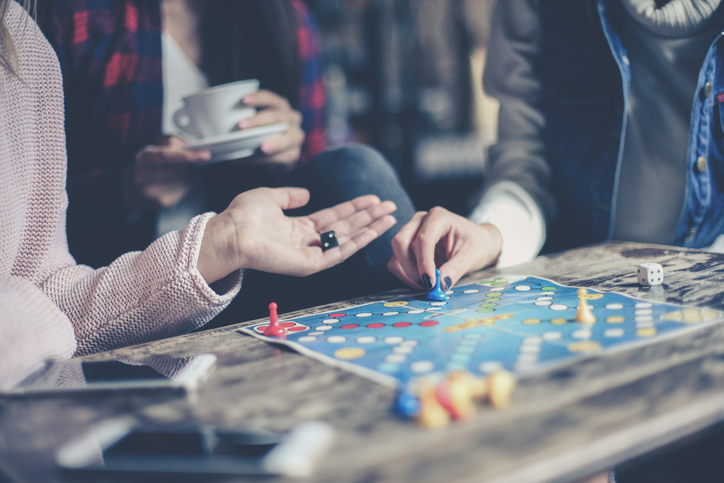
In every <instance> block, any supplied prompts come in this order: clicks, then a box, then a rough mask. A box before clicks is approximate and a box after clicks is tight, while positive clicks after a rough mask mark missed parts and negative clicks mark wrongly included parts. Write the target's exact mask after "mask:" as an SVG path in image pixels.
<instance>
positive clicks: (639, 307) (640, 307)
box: [634, 302, 654, 309]
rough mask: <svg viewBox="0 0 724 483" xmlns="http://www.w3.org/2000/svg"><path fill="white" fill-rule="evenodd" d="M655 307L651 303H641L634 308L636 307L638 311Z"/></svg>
mask: <svg viewBox="0 0 724 483" xmlns="http://www.w3.org/2000/svg"><path fill="white" fill-rule="evenodd" d="M653 306H654V304H652V303H651V302H639V303H637V304H636V305H634V307H636V308H637V309H650V308H651V307H653Z"/></svg>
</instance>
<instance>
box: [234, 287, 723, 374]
mask: <svg viewBox="0 0 724 483" xmlns="http://www.w3.org/2000/svg"><path fill="white" fill-rule="evenodd" d="M447 295H448V296H449V298H448V299H447V300H445V301H429V300H427V299H426V298H425V294H422V295H419V296H409V297H403V298H398V299H394V300H390V301H386V302H374V303H369V304H364V305H359V306H352V307H349V308H347V309H343V310H337V311H333V312H327V313H322V314H317V315H311V316H305V317H299V318H295V319H293V320H285V321H283V322H281V323H280V326H282V327H284V328H285V329H286V331H287V337H286V339H285V340H279V341H274V342H278V343H282V344H285V345H288V346H290V347H292V348H294V349H295V350H298V351H299V352H301V353H303V354H306V355H308V356H310V357H314V358H316V359H318V360H321V361H323V362H325V363H328V364H332V365H335V366H339V367H343V368H345V369H347V370H350V371H353V372H355V373H358V374H361V375H363V376H366V377H370V378H372V379H374V380H376V381H379V382H381V383H383V384H387V385H392V386H395V385H397V384H400V383H402V384H408V383H410V382H414V380H415V379H417V378H419V377H421V376H425V375H429V374H434V373H445V372H448V371H469V372H471V373H473V374H477V375H485V374H490V373H493V372H495V371H497V370H500V369H505V370H508V371H510V372H513V373H516V374H524V373H530V372H534V371H538V370H543V369H545V368H548V367H551V366H552V365H555V364H564V363H566V362H569V361H571V360H574V359H575V358H579V357H582V356H583V355H585V354H589V353H593V352H597V351H611V350H619V349H621V348H625V347H632V346H635V345H637V344H646V343H648V342H649V341H651V340H655V339H657V338H660V337H665V336H667V335H668V334H671V333H675V332H679V331H685V330H688V329H689V328H691V326H692V325H700V324H706V323H712V322H715V321H719V320H722V318H723V316H722V313H721V312H720V311H717V310H711V309H701V308H696V307H684V306H678V305H672V304H666V303H661V302H651V301H646V300H642V299H637V298H634V297H630V296H627V295H623V294H619V293H615V292H606V293H604V292H597V291H593V290H589V291H587V292H586V291H580V292H579V287H568V286H564V285H560V284H557V283H555V282H553V281H550V280H546V279H542V278H538V277H533V276H506V277H497V278H494V279H487V280H480V281H478V282H476V283H473V284H469V285H465V286H461V287H454V288H453V290H450V291H448V293H447ZM581 305H585V307H583V308H582V307H581ZM581 310H584V311H587V312H589V313H590V315H591V316H592V317H593V319H594V320H596V322H587V323H582V322H576V321H575V319H576V318H577V317H576V314H577V313H579V312H580V311H581ZM589 320H590V319H589ZM268 325H269V324H257V325H254V326H248V327H245V328H242V329H241V330H242V331H243V332H245V333H248V334H252V335H254V336H256V337H260V338H263V339H265V340H271V339H269V338H265V337H264V336H263V333H264V331H265V330H266V328H267V326H268Z"/></svg>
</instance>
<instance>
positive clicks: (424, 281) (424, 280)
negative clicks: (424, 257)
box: [422, 273, 432, 290]
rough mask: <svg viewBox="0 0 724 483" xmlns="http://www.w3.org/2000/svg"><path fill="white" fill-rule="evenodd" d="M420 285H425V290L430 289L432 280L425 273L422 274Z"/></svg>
mask: <svg viewBox="0 0 724 483" xmlns="http://www.w3.org/2000/svg"><path fill="white" fill-rule="evenodd" d="M422 286H423V287H425V290H432V280H430V276H429V275H428V274H426V273H423V274H422Z"/></svg>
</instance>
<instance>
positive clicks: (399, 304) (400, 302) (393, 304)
mask: <svg viewBox="0 0 724 483" xmlns="http://www.w3.org/2000/svg"><path fill="white" fill-rule="evenodd" d="M405 305H407V302H405V301H404V300H398V301H397V302H386V303H385V307H404V306H405Z"/></svg>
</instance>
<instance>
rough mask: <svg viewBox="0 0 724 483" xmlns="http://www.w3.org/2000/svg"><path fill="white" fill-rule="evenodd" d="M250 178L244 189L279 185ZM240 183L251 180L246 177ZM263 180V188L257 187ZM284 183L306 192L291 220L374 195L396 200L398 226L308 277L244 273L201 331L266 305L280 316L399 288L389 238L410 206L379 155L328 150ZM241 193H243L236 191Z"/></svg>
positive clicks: (359, 149) (262, 313)
mask: <svg viewBox="0 0 724 483" xmlns="http://www.w3.org/2000/svg"><path fill="white" fill-rule="evenodd" d="M253 178H254V180H255V182H254V183H253V184H254V185H255V186H250V187H245V188H247V189H251V188H253V187H257V186H264V185H266V186H275V185H280V182H279V180H276V181H274V180H272V179H271V178H269V179H267V180H265V181H262V180H260V179H259V178H258V177H257V176H254V177H253ZM227 179H228V178H227ZM237 179H238V178H237ZM244 179H245V180H246V181H247V182H248V181H250V178H249V177H244ZM262 182H263V183H265V184H260V183H262ZM283 184H286V185H289V186H300V187H303V188H307V189H308V190H309V191H310V194H311V199H310V202H309V204H308V205H307V206H305V207H303V208H300V209H297V210H293V211H292V212H289V213H288V214H289V215H290V216H301V215H305V214H309V213H313V212H315V211H318V210H320V209H323V208H328V207H330V206H333V205H336V204H338V203H342V202H344V201H348V200H351V199H353V198H356V197H357V196H361V195H366V194H375V195H377V196H379V197H380V199H382V200H390V201H394V202H395V204H396V205H397V211H396V212H395V213H394V216H395V218H396V219H397V224H396V225H395V226H393V227H392V228H390V229H389V230H388V231H387V232H385V233H384V234H383V235H381V236H380V237H379V238H377V239H376V240H374V241H373V242H371V243H370V244H369V245H367V246H366V247H365V248H363V249H362V250H360V251H359V252H358V253H356V254H355V255H354V256H352V257H351V258H350V259H349V260H347V261H346V262H344V263H342V264H340V265H338V266H336V267H333V268H330V269H329V270H325V271H323V272H320V273H317V274H314V275H311V276H309V277H304V278H300V277H291V276H285V275H275V274H268V273H263V272H257V271H254V270H246V272H245V274H244V280H243V284H242V287H241V292H240V293H239V295H238V296H237V297H236V299H235V300H234V301H233V302H232V304H231V305H230V306H229V307H228V308H227V309H226V310H225V311H224V312H223V313H222V314H220V315H219V316H218V317H217V318H216V319H214V320H213V321H212V322H211V323H210V324H208V325H207V326H206V327H205V328H211V327H219V326H223V325H229V324H233V323H237V322H242V321H246V320H253V319H256V318H260V317H267V316H268V315H269V311H268V305H269V303H270V302H276V303H277V304H278V306H279V312H280V313H285V312H290V311H293V310H300V309H303V308H308V307H314V306H316V305H321V304H326V303H331V302H336V301H339V300H344V299H349V298H354V297H361V296H364V295H369V294H373V293H378V292H381V291H384V290H389V289H392V288H398V287H402V286H403V285H402V283H401V282H399V281H398V280H397V279H396V278H395V277H394V276H393V275H392V274H391V273H390V272H389V271H388V270H387V262H388V260H389V259H390V257H391V256H392V245H391V241H392V238H393V237H394V236H395V235H396V234H397V232H398V231H399V229H400V228H401V227H402V226H404V225H405V224H406V223H407V222H408V221H410V219H412V216H413V215H414V213H415V208H414V206H413V205H412V201H411V200H410V197H409V196H408V195H407V192H406V191H405V189H404V188H403V187H402V185H401V184H400V180H399V178H398V176H397V173H396V172H395V170H394V169H393V168H392V166H390V164H389V163H388V162H387V161H386V160H385V159H384V157H383V156H382V155H381V154H380V153H378V152H377V151H375V150H374V149H372V148H369V147H365V146H358V145H353V146H345V147H341V148H336V149H331V150H329V151H325V152H324V153H321V154H319V155H317V156H315V157H314V158H312V159H310V160H309V161H308V162H307V163H306V164H304V165H302V166H300V167H299V168H298V169H297V170H296V171H295V173H294V174H293V175H292V177H291V178H290V179H287V180H284V181H283ZM240 191H244V189H241V190H238V191H237V192H240ZM207 192H208V191H207ZM217 192H218V191H217ZM227 204H228V201H227Z"/></svg>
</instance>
